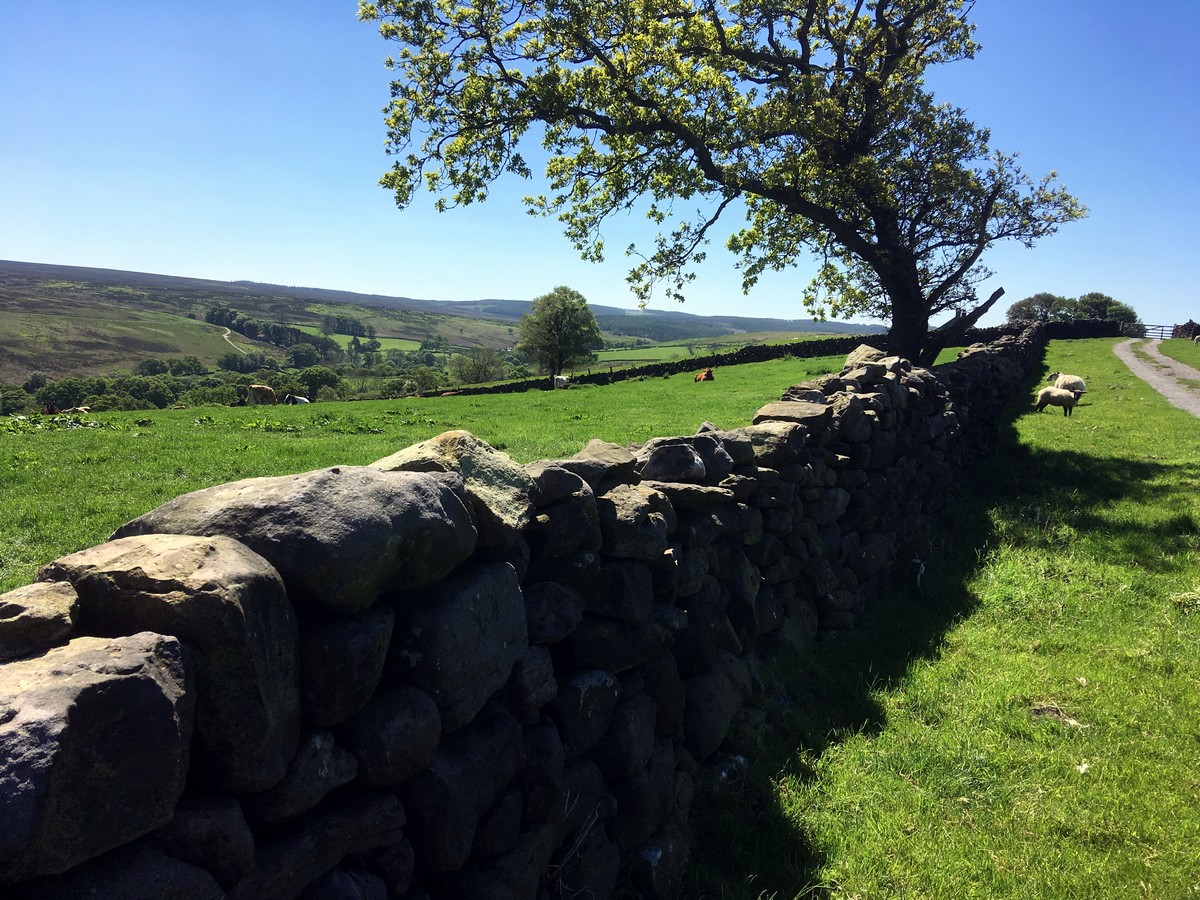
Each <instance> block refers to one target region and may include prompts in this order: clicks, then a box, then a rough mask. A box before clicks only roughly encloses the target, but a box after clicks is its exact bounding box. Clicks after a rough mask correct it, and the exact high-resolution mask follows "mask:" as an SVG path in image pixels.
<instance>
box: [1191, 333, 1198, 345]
mask: <svg viewBox="0 0 1200 900" xmlns="http://www.w3.org/2000/svg"><path fill="white" fill-rule="evenodd" d="M1192 343H1193V344H1200V334H1197V335H1195V336H1194V337H1193V338H1192Z"/></svg>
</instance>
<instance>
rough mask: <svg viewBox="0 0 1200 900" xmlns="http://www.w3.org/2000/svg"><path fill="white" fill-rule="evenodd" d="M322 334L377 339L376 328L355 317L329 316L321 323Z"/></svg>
mask: <svg viewBox="0 0 1200 900" xmlns="http://www.w3.org/2000/svg"><path fill="white" fill-rule="evenodd" d="M321 332H322V334H347V335H350V336H351V337H360V338H361V337H365V338H370V339H374V338H375V326H374V325H366V324H364V323H363V322H360V321H359V320H358V319H356V318H354V317H353V316H343V315H337V314H330V315H327V316H326V317H325V318H324V320H323V321H322V322H321Z"/></svg>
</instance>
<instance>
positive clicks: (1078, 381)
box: [1046, 372, 1087, 394]
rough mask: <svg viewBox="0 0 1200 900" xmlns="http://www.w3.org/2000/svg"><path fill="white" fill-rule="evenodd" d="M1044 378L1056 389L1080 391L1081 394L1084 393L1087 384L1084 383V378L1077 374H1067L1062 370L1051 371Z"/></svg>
mask: <svg viewBox="0 0 1200 900" xmlns="http://www.w3.org/2000/svg"><path fill="white" fill-rule="evenodd" d="M1046 380H1048V382H1050V384H1052V385H1054V386H1055V388H1057V389H1058V390H1064V391H1080V392H1081V394H1086V392H1087V385H1086V384H1084V379H1082V378H1080V377H1079V376H1069V374H1067V373H1064V372H1051V373H1050V374H1049V376H1048V377H1046Z"/></svg>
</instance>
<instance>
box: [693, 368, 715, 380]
mask: <svg viewBox="0 0 1200 900" xmlns="http://www.w3.org/2000/svg"><path fill="white" fill-rule="evenodd" d="M715 380H716V377H715V376H714V375H713V370H712V366H709V367H708V368H707V369H705V370H704V371H703V372H697V373H696V377H695V378H694V379H693V381H715Z"/></svg>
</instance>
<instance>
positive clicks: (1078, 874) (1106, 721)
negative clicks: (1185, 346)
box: [684, 340, 1200, 900]
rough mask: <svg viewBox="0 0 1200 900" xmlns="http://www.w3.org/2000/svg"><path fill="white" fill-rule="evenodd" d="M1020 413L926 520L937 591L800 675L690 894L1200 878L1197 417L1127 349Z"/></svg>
mask: <svg viewBox="0 0 1200 900" xmlns="http://www.w3.org/2000/svg"><path fill="white" fill-rule="evenodd" d="M1113 343H1114V341H1111V340H1095V341H1076V342H1069V343H1066V342H1055V343H1052V344H1051V345H1050V348H1049V352H1048V353H1047V355H1046V364H1047V370H1049V371H1053V370H1056V369H1062V370H1065V371H1070V372H1073V373H1078V374H1082V375H1084V377H1085V378H1087V380H1088V384H1089V391H1088V393H1087V394H1086V395H1085V397H1084V400H1083V402H1082V403H1081V405H1080V406H1079V407H1078V408H1077V409H1076V410H1075V413H1074V415H1073V416H1072V417H1071V418H1066V417H1064V416H1062V415H1061V414H1060V413H1059V411H1058V410H1054V409H1051V410H1047V411H1045V412H1043V413H1041V414H1037V413H1034V412H1033V411H1032V408H1031V405H1032V399H1033V395H1034V393H1035V390H1036V388H1037V387H1038V386H1040V385H1038V384H1034V383H1031V384H1030V390H1029V399H1030V403H1029V404H1026V405H1023V406H1021V407H1019V408H1017V409H1015V410H1014V411H1013V418H1012V422H1011V427H1010V428H1009V429H1008V430H1007V431H1006V433H1005V435H1004V439H1003V443H1002V445H1001V447H1000V448H999V450H998V452H997V453H996V454H995V455H994V456H993V457H991V458H989V459H987V460H984V461H982V462H981V463H980V464H978V465H976V466H975V467H974V470H973V476H972V478H971V479H970V481H969V482H968V483H967V484H965V485H964V487H963V489H962V490H961V491H960V492H959V493H958V495H957V498H956V501H955V502H954V504H953V506H952V508H951V509H950V510H949V511H948V512H947V513H946V515H945V516H943V517H942V520H941V522H940V526H939V527H938V528H937V529H933V530H931V531H930V532H929V533H928V534H926V535H924V536H923V543H924V545H925V546H924V550H923V551H922V557H923V559H924V560H925V562H926V573H925V577H924V580H923V589H922V590H920V591H918V590H917V589H916V588H915V586H914V585H913V584H912V583H911V582H910V583H908V584H904V585H901V586H898V587H897V589H896V590H895V592H894V593H893V594H892V595H891V596H889V597H887V598H885V599H884V600H883V601H882V602H881V603H880V605H879V606H878V607H877V608H876V609H875V610H874V611H872V612H871V613H870V614H869V616H868V621H867V622H865V623H864V625H863V627H861V628H860V629H859V630H857V631H854V632H847V633H843V634H842V635H840V636H839V637H838V638H837V639H836V640H834V641H828V642H821V643H818V644H817V645H815V647H814V648H813V652H812V653H811V654H810V655H809V656H808V657H807V658H806V659H805V660H803V661H802V662H801V663H800V664H798V665H797V666H796V667H795V668H794V669H791V670H788V671H786V672H785V673H784V676H785V680H784V682H783V683H784V688H783V690H785V691H786V692H787V694H788V696H790V697H791V698H792V709H791V711H790V712H789V713H787V714H786V715H785V716H784V718H783V726H782V727H781V729H780V731H779V732H778V733H777V734H776V735H775V736H774V737H773V738H772V739H770V740H768V741H767V742H766V743H765V744H764V745H762V746H761V747H759V748H758V749H757V750H755V751H753V754H752V756H753V759H754V760H755V763H754V765H753V767H752V768H751V770H750V771H749V773H748V774H747V776H746V777H745V778H744V779H743V780H742V781H741V782H740V783H738V784H736V785H734V786H732V787H731V788H729V789H727V790H725V791H724V792H723V793H721V794H718V795H717V799H716V800H715V801H714V802H713V803H712V804H711V805H708V806H707V807H706V808H705V809H704V810H703V812H702V813H701V815H699V816H696V817H695V818H697V819H698V821H701V822H704V823H710V825H711V827H710V828H708V829H707V830H706V831H705V832H704V833H703V837H702V840H701V842H700V844H699V846H697V847H696V848H694V853H695V858H696V860H697V862H698V865H697V866H696V867H694V869H693V876H692V880H691V881H690V882H689V883H688V884H687V885H686V886H685V889H684V895H685V896H687V897H691V898H718V897H719V898H755V900H757V898H778V900H782V898H794V897H821V898H837V900H851V898H872V900H876V898H906V900H911V898H956V900H957V898H1064V897H1070V898H1096V900H1101V898H1113V897H1155V898H1183V897H1194V896H1197V894H1200V854H1198V853H1197V847H1200V816H1197V815H1196V802H1197V798H1198V797H1200V456H1198V455H1197V452H1196V448H1197V445H1198V443H1200V421H1197V420H1196V419H1195V418H1193V417H1191V416H1189V415H1187V414H1186V413H1184V412H1182V411H1180V410H1177V409H1174V408H1173V407H1170V406H1169V405H1168V404H1167V403H1166V402H1165V401H1164V400H1163V399H1162V398H1161V397H1159V396H1158V395H1157V394H1155V393H1154V392H1153V391H1151V390H1150V389H1149V388H1148V387H1146V386H1145V385H1144V384H1142V383H1141V382H1140V381H1138V380H1137V379H1135V378H1134V377H1132V376H1131V375H1130V374H1129V372H1128V371H1127V370H1126V369H1125V368H1124V367H1123V366H1122V365H1121V363H1120V362H1119V361H1118V360H1117V359H1116V358H1115V357H1114V356H1113V355H1112V352H1111V345H1112V344H1113Z"/></svg>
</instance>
